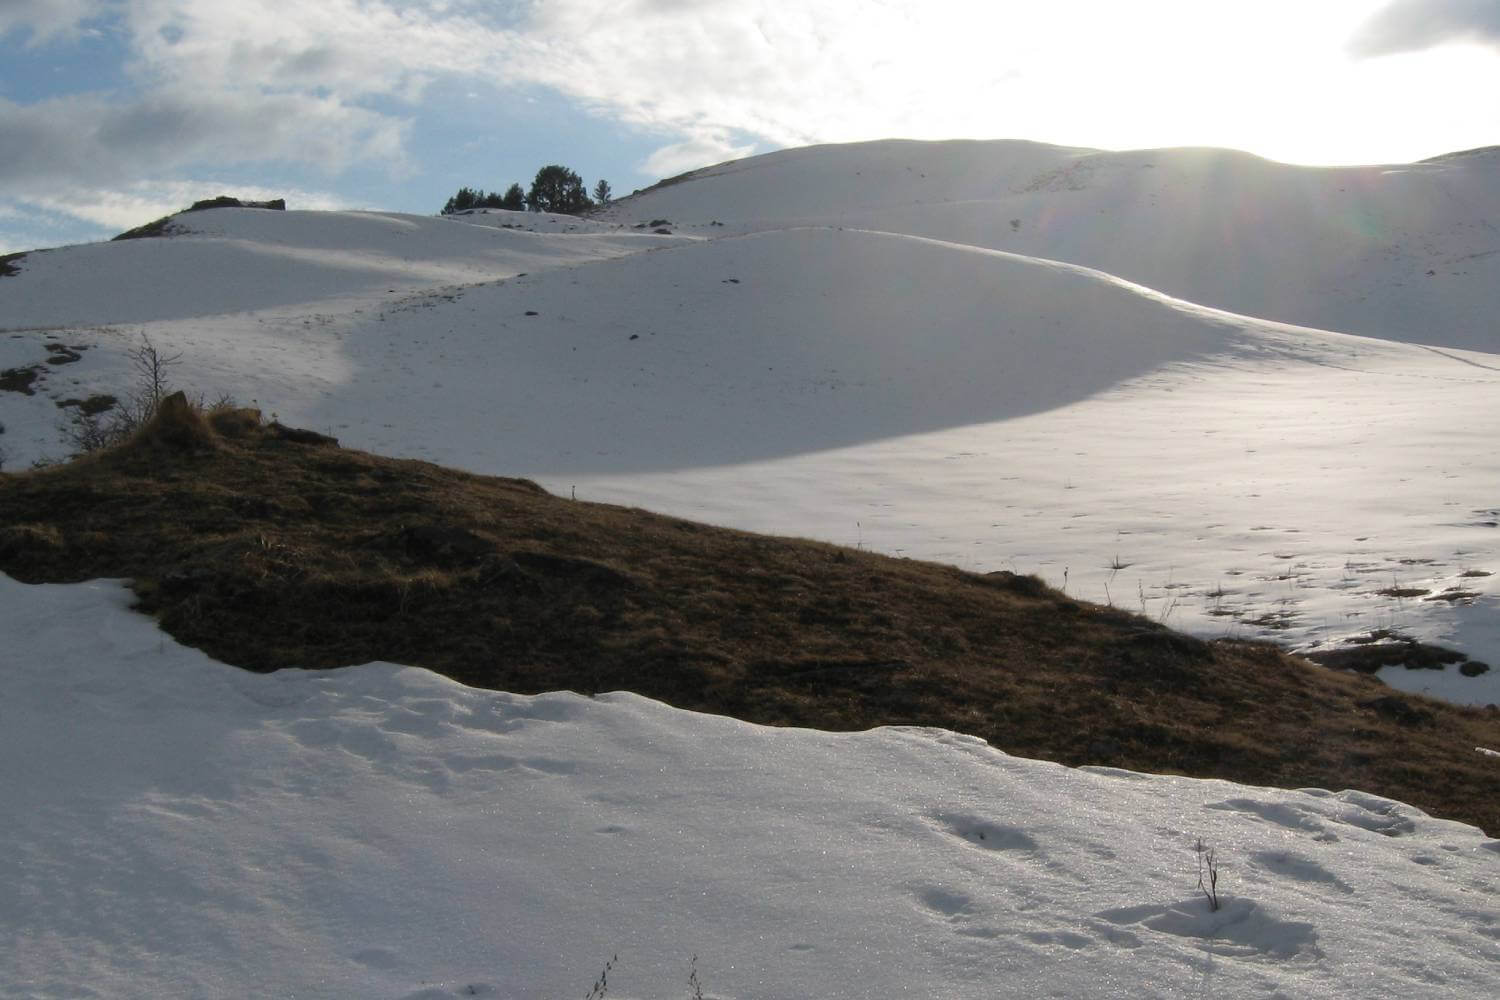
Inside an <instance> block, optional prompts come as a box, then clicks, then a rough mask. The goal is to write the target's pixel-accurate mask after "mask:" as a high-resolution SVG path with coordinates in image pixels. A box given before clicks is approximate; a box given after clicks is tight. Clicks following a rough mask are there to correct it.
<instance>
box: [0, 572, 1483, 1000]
mask: <svg viewBox="0 0 1500 1000" xmlns="http://www.w3.org/2000/svg"><path fill="white" fill-rule="evenodd" d="M127 604H128V594H127V593H126V592H125V590H124V588H123V587H121V586H119V585H118V584H116V583H113V582H108V581H102V582H96V583H91V584H82V585H73V586H32V587H27V586H23V585H21V584H18V583H15V582H13V581H11V580H9V579H8V578H5V577H3V576H0V634H3V635H5V637H6V648H5V650H4V664H5V675H4V685H5V707H4V712H5V725H4V726H3V727H0V754H3V759H4V760H5V762H6V766H5V768H4V769H3V770H0V796H3V800H4V802H5V803H6V822H5V823H4V824H3V825H0V885H4V886H5V888H6V891H5V893H4V894H3V896H0V933H3V935H4V941H5V946H4V948H3V949H0V994H3V995H5V996H7V997H12V996H14V997H108V998H122V997H166V996H171V997H244V996H263V997H286V998H299V1000H305V998H324V997H327V998H346V997H347V998H356V997H357V998H363V1000H368V998H401V1000H414V998H422V1000H438V998H443V997H460V996H491V997H514V998H523V997H564V996H570V995H571V996H581V995H582V994H583V992H584V991H585V990H587V989H588V986H589V984H590V983H591V982H592V981H593V979H594V977H595V976H596V975H597V974H598V972H599V969H600V967H601V966H602V965H603V963H604V961H605V960H606V959H608V958H609V957H610V956H612V955H614V954H617V953H618V955H619V962H618V964H617V965H616V966H615V968H614V969H613V970H612V971H611V973H610V977H609V993H608V995H609V996H611V997H620V998H624V1000H629V998H656V997H673V996H678V997H684V996H690V995H691V994H690V993H689V991H688V988H687V984H686V979H687V974H688V963H689V960H690V958H691V957H692V956H693V955H694V954H696V955H697V956H698V965H697V968H698V973H699V976H700V979H701V980H702V982H703V984H704V993H705V995H706V996H710V997H717V998H747V1000H748V998H766V1000H781V998H785V1000H804V998H806V997H875V996H879V997H886V996H910V997H924V998H925V997H952V998H966V997H973V998H991V997H996V996H1026V997H1036V996H1055V997H1121V998H1132V1000H1134V998H1143V997H1197V996H1224V997H1251V996H1256V997H1259V996H1282V997H1328V996H1340V997H1362V998H1363V997H1402V998H1409V997H1474V998H1480V997H1493V996H1495V995H1496V993H1497V991H1500V841H1495V840H1491V839H1488V838H1486V837H1485V836H1484V835H1482V834H1481V833H1480V832H1479V831H1478V830H1476V829H1474V828H1473V827H1469V826H1464V825H1461V824H1458V823H1452V822H1447V821H1442V820H1437V819H1432V818H1429V817H1427V816H1426V815H1424V814H1422V813H1421V812H1419V811H1417V810H1415V809H1412V808H1410V807H1407V806H1403V805H1400V804H1398V803H1394V802H1391V801H1389V800H1386V799H1381V798H1377V797H1375V796H1371V795H1366V794H1362V793H1359V792H1350V791H1343V792H1336V793H1335V792H1330V791H1319V790H1304V791H1282V790H1273V789H1265V788H1252V787H1247V786H1243V785H1233V784H1229V783H1227V782H1221V781H1202V780H1195V779H1188V778H1171V777H1154V776H1146V775H1140V774H1133V773H1130V772H1124V771H1115V770H1110V769H1088V768H1085V769H1079V770H1070V769H1068V768H1064V767H1062V766H1060V765H1057V764H1051V763H1046V762H1040V761H1030V760H1022V759H1019V758H1015V757H1009V756H1007V755H1005V754H1003V753H999V752H997V751H995V750H993V749H991V748H990V747H988V746H987V745H986V744H984V743H983V742H982V741H980V740H977V739H974V738H972V737H966V736H961V735H958V734H955V733H950V732H945V731H941V730H929V729H905V728H891V729H878V730H873V731H871V732H867V733H857V734H830V733H822V732H816V731H812V730H797V729H767V728H761V727H758V726H752V725H748V724H745V723H741V722H736V721H733V720H730V719H725V718H720V717H716V716H706V715H696V714H692V713H688V712H682V711H678V710H675V709H671V708H668V707H666V706H664V705H662V704H660V703H658V702H653V701H649V700H647V699H644V698H640V697H637V696H634V695H628V694H612V695H601V696H600V697H598V698H595V699H589V698H585V697H582V696H579V695H573V694H549V695H541V696H537V697H530V698H525V697H518V696H515V695H509V694H504V693H498V692H491V691H479V690H474V689H471V688H465V687H463V686H461V685H458V684H455V683H453V682H450V681H447V680H445V679H443V678H440V677H438V676H437V675H435V674H432V673H429V672H427V671H424V670H419V669H415V668H403V667H398V666H394V665H390V664H371V665H369V666H364V667H355V668H348V669H345V670H339V671H320V672H302V671H294V670H288V671H282V672H279V673H276V674H270V675H256V674H249V673H244V672H242V671H239V670H236V669H233V668H230V667H225V666H222V665H220V664H217V663H214V662H213V661H211V660H208V659H207V658H206V657H204V656H203V655H202V654H201V653H199V652H197V651H195V650H191V649H186V648H183V647H180V646H178V645H176V644H175V643H173V642H172V641H171V640H170V639H167V638H165V637H164V636H163V635H162V634H161V632H159V631H158V630H157V629H156V628H155V626H154V625H153V623H152V622H150V621H149V620H148V619H146V618H143V617H141V616H139V615H137V614H135V613H133V612H130V611H128V610H126V606H127ZM1200 838H1201V840H1202V841H1203V842H1204V844H1206V845H1208V846H1211V847H1212V848H1213V849H1214V850H1215V852H1216V855H1217V857H1218V859H1219V860H1220V879H1219V891H1220V895H1221V903H1222V906H1221V908H1220V909H1219V910H1218V911H1217V912H1212V911H1210V909H1209V907H1208V904H1207V902H1206V900H1205V899H1204V898H1203V897H1202V896H1201V895H1200V894H1199V893H1198V891H1197V877H1198V876H1197V859H1196V852H1195V846H1196V844H1197V843H1198V841H1199V839H1200Z"/></svg>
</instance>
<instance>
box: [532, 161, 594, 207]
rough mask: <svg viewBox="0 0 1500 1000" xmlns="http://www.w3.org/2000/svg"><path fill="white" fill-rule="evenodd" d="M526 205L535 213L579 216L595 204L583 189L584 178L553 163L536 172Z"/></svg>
mask: <svg viewBox="0 0 1500 1000" xmlns="http://www.w3.org/2000/svg"><path fill="white" fill-rule="evenodd" d="M526 204H527V205H528V206H529V207H530V208H531V210H532V211H533V212H560V213H562V214H564V215H577V214H578V213H579V212H581V211H583V210H584V209H586V208H588V207H589V206H590V205H592V204H593V202H591V201H589V196H588V194H587V193H585V192H584V189H583V178H582V177H579V176H578V175H577V174H575V173H574V172H573V171H571V170H569V169H568V168H567V167H564V166H561V165H559V164H556V163H553V164H549V165H548V166H545V167H543V168H542V169H540V170H538V171H537V172H536V179H535V180H533V181H532V182H531V193H530V194H528V195H527V196H526Z"/></svg>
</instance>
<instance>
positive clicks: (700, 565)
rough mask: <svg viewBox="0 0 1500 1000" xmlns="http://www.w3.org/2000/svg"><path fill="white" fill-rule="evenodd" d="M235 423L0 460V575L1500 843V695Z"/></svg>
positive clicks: (229, 644)
mask: <svg viewBox="0 0 1500 1000" xmlns="http://www.w3.org/2000/svg"><path fill="white" fill-rule="evenodd" d="M225 429H226V430H228V429H231V427H230V425H229V424H225ZM237 430H238V434H237V436H236V437H234V438H233V439H230V438H226V437H223V436H222V435H221V436H216V437H213V438H212V439H211V440H210V443H209V444H208V445H207V446H205V445H204V444H203V443H202V437H201V435H197V434H181V435H179V440H180V441H181V442H193V441H195V440H196V441H197V442H198V443H197V444H194V445H190V446H185V445H183V444H179V445H177V446H171V445H169V444H167V443H165V442H162V441H151V440H144V441H139V442H137V443H135V444H133V445H130V446H127V447H125V448H121V449H117V450H115V451H111V452H105V453H101V454H98V455H95V456H92V457H88V458H85V459H82V460H79V461H76V462H73V463H71V464H68V465H65V466H60V467H56V468H51V469H44V470H38V471H31V472H24V473H19V474H10V475H0V570H4V571H5V572H7V573H9V574H11V575H13V576H15V577H18V578H20V579H22V580H27V581H44V580H46V581H67V580H81V579H87V578H91V577H99V576H121V577H130V578H133V579H134V581H135V588H136V592H137V593H138V594H139V596H140V600H141V605H142V607H143V609H145V610H147V611H150V612H152V613H154V614H156V615H158V616H160V619H161V621H162V624H163V626H164V627H165V628H166V630H167V631H168V632H170V633H171V634H172V635H173V636H175V637H176V638H177V639H178V640H179V641H182V642H184V643H188V644H190V645H194V646H198V647H201V648H202V649H204V650H206V651H207V652H209V653H210V654H211V655H213V656H215V657H216V658H218V659H220V660H224V661H226V662H229V663H234V664H238V665H240V666H243V667H247V668H249V669H252V670H272V669H276V668H279V667H286V666H304V667H334V666H340V665H345V664H352V663H362V662H367V661H370V660H392V661H396V662H400V663H409V664H419V665H421V666H425V667H428V668H430V669H432V670H436V671H438V672H440V673H443V674H447V675H448V676H450V677H453V678H456V679H458V680H460V681H463V682H465V683H467V684H472V685H478V686H482V687H491V688H501V689H505V690H509V691H516V692H522V693H530V692H538V691H546V690H555V689H560V688H570V689H573V690H577V691H583V692H596V691H607V690H614V689H628V690H631V691H636V692H639V693H641V694H644V695H648V696H650V697H653V698H659V699H661V700H663V701H667V702H670V703H671V704H674V705H678V706H681V707H683V708H690V709H697V710H701V711H709V712H717V713H724V714H728V715H734V716H738V717H740V718H743V719H748V720H751V721H755V722H761V723H769V724H775V725H802V726H814V727H821V728H827V729H856V728H864V727H869V726H876V725H881V724H916V725H930V726H942V727H947V728H952V729H957V730H961V731H963V732H967V733H973V734H975V735H978V736H982V737H984V738H985V739H987V740H989V741H990V742H991V743H992V744H994V745H995V746H997V747H999V748H1001V749H1003V750H1006V751H1009V752H1011V753H1015V754H1020V755H1024V756H1028V757H1041V758H1049V759H1052V760H1057V761H1062V762H1063V763H1067V764H1081V763H1099V764H1111V765H1115V766H1119V767H1126V768H1132V769H1138V770H1144V771H1158V772H1177V773H1184V774H1194V775H1203V776H1214V777H1222V778H1229V779H1233V780H1236V781H1243V782H1250V783H1256V784H1268V785H1280V786H1287V787H1300V786H1318V787H1323V788H1331V789H1341V788H1348V787H1354V788H1363V789H1366V790H1369V791H1373V792H1377V793H1379V794H1382V795H1387V796H1390V797H1393V798H1398V799H1401V800H1404V801H1407V802H1410V803H1413V804H1415V805H1417V806H1420V807H1421V808H1423V809H1426V810H1428V811H1430V812H1433V813H1435V814H1438V815H1443V816H1447V817H1451V818H1454V819H1461V820H1465V821H1467V822H1471V823H1477V824H1479V825H1481V826H1483V827H1485V828H1486V829H1488V830H1490V831H1492V832H1500V803H1497V802H1496V800H1495V796H1494V794H1493V793H1494V789H1495V782H1496V774H1497V772H1496V769H1495V767H1494V762H1493V761H1492V760H1490V759H1488V758H1484V757H1481V756H1480V755H1478V754H1476V753H1475V752H1474V750H1473V748H1474V747H1475V746H1476V745H1484V746H1500V714H1497V713H1494V712H1489V711H1479V710H1471V709H1460V708H1456V707H1453V706H1450V705H1446V704H1443V703H1440V702H1434V701H1429V700H1426V699H1423V698H1419V697H1413V696H1407V695H1403V694H1399V693H1397V692H1394V691H1391V690H1390V689H1387V688H1385V687H1383V686H1382V685H1381V684H1380V683H1379V682H1377V681H1375V680H1372V679H1370V678H1367V677H1363V676H1357V675H1352V674H1343V673H1337V672H1334V671H1331V670H1327V669H1325V668H1321V667H1317V666H1314V665H1312V664H1309V663H1307V662H1306V661H1303V660H1300V659H1296V658H1293V657H1289V656H1286V655H1283V654H1282V653H1280V652H1278V651H1276V650H1274V649H1272V648H1269V647H1266V646H1258V645H1251V644H1245V643H1234V642H1213V643H1206V642H1202V641H1199V640H1196V639H1191V638H1188V637H1186V636H1182V635H1178V634H1176V633H1172V632H1169V631H1167V630H1165V629H1163V628H1161V627H1160V626H1157V625H1155V624H1153V623H1151V622H1149V621H1146V620H1144V619H1141V618H1138V617H1136V616H1134V615H1130V614H1126V613H1124V612H1121V611H1118V610H1114V609H1109V608H1102V607H1099V606H1096V605H1090V604H1083V603H1079V602H1075V601H1072V600H1069V599H1068V598H1067V597H1066V596H1065V595H1063V594H1060V593H1058V592H1056V591H1053V590H1050V589H1048V588H1046V587H1044V586H1043V585H1042V584H1041V583H1040V582H1038V581H1036V580H1035V579H1033V578H1029V577H1017V576H1013V575H1011V574H1008V573H1000V574H991V575H988V576H982V575H975V574H972V573H965V572H962V571H960V570H957V569H954V568H952V567H948V566H941V565H936V564H930V563H922V562H914V561H910V560H900V559H892V558H888V557H884V556H879V555H874V554H871V553H868V552H858V551H853V550H850V549H844V548H839V547H836V546H832V545H824V544H820V543H816V542H808V541H800V540H795V539H786V538H771V537H764V536H759V535H752V534H747V533H744V532H739V531H731V530H727V529H721V528H713V527H707V526H704V525H700V524H694V523H691V522H688V521H680V520H676V519H674V518H669V517H661V516H658V515H655V514H650V513H647V512H645V511H640V510H629V509H624V508H620V507H611V506H605V505H600V504H590V503H581V502H572V501H569V500H565V499H560V498H557V497H553V496H550V495H548V494H547V493H545V492H543V491H542V490H541V489H540V488H538V487H537V486H535V485H534V484H532V483H529V482H526V481H523V480H514V479H495V478H486V477H482V476H474V475H469V474H465V473H462V472H455V471H452V470H449V469H443V468H439V467H437V466H433V465H428V464H424V463H421V462H410V461H394V460H390V459H384V458H379V457H376V456H373V455H368V454H362V453H359V452H353V451H347V450H341V449H339V448H336V447H331V446H320V445H316V444H307V443H298V442H295V441H293V440H289V439H287V438H285V437H281V436H278V435H277V433H275V432H273V431H272V430H270V429H267V428H262V427H258V426H255V425H253V424H249V425H241V426H240V427H239V428H238V429H237Z"/></svg>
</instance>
